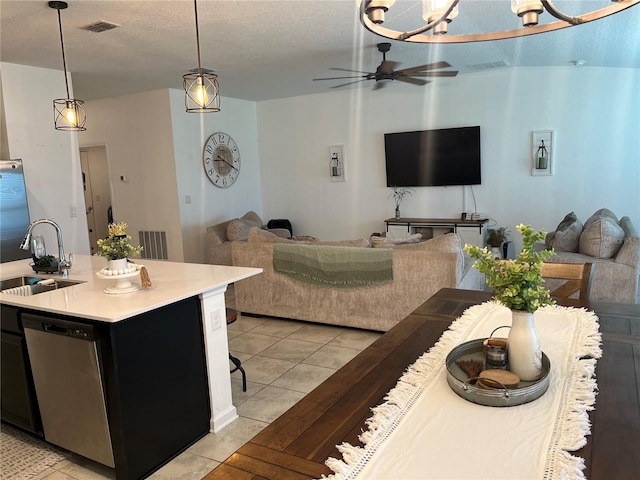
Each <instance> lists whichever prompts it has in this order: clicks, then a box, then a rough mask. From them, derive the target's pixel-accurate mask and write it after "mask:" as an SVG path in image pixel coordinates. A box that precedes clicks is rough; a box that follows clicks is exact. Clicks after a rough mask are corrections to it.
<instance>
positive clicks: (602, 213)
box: [584, 208, 618, 228]
mask: <svg viewBox="0 0 640 480" xmlns="http://www.w3.org/2000/svg"><path fill="white" fill-rule="evenodd" d="M599 218H609V219H610V220H613V221H614V222H615V223H618V217H616V214H615V213H613V212H612V211H611V210H609V209H608V208H601V209H600V210H597V211H596V212H594V214H593V215H591V216H590V217H589V218H588V219H587V221H586V222H584V228H587V226H589V224H591V223H592V222H595V221H596V220H597V219H599Z"/></svg>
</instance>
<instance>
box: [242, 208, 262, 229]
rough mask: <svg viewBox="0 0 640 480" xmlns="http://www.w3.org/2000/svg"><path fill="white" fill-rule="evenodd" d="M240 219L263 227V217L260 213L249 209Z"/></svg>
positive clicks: (254, 225)
mask: <svg viewBox="0 0 640 480" xmlns="http://www.w3.org/2000/svg"><path fill="white" fill-rule="evenodd" d="M240 219H241V220H244V221H246V222H248V223H250V224H251V226H253V227H258V228H262V227H263V223H262V219H261V218H260V215H258V214H257V213H256V212H253V211H249V212H247V213H245V214H244V215H243V216H242V217H241V218H240Z"/></svg>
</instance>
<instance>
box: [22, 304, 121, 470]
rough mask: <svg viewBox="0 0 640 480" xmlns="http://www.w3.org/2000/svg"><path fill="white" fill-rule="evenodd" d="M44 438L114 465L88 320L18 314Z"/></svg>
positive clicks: (95, 335)
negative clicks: (25, 342)
mask: <svg viewBox="0 0 640 480" xmlns="http://www.w3.org/2000/svg"><path fill="white" fill-rule="evenodd" d="M22 325H23V327H24V333H25V337H26V341H27V350H28V352H29V359H30V362H31V369H32V372H33V380H34V384H35V389H36V396H37V398H38V407H39V409H40V416H41V417H42V429H43V431H44V438H45V439H46V440H47V441H48V442H51V443H53V444H55V445H58V446H60V447H63V448H66V449H67V450H71V451H72V452H75V453H78V454H80V455H82V456H85V457H87V458H90V459H92V460H95V461H97V462H100V463H102V464H104V465H108V466H110V467H115V463H114V459H113V449H112V446H111V435H110V432H109V423H108V420H107V409H106V404H105V396H104V388H103V382H102V372H101V366H100V356H99V349H98V348H97V343H96V342H97V341H99V337H98V332H97V330H96V329H95V328H94V327H93V326H92V325H87V324H83V323H76V322H70V321H66V320H59V319H54V318H49V317H45V316H42V315H34V314H27V313H23V314H22Z"/></svg>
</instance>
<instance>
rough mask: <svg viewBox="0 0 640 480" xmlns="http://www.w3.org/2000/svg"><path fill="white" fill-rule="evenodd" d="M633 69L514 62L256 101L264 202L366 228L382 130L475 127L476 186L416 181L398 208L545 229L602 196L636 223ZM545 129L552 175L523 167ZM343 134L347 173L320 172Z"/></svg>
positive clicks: (378, 204)
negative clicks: (425, 81)
mask: <svg viewBox="0 0 640 480" xmlns="http://www.w3.org/2000/svg"><path fill="white" fill-rule="evenodd" d="M639 92H640V71H638V70H632V69H601V68H585V67H582V68H573V67H572V68H564V67H562V68H520V69H505V70H495V71H492V72H484V73H476V74H467V75H460V76H458V77H456V78H455V79H447V80H443V81H437V80H436V81H434V82H433V83H431V84H429V85H428V86H426V87H424V88H417V87H414V86H411V85H407V86H405V85H401V84H391V85H388V86H387V87H386V88H385V89H384V90H378V91H372V90H371V89H370V88H367V87H366V86H365V87H362V88H358V89H351V90H344V91H335V92H330V93H326V94H319V95H309V96H303V97H294V98H286V99H279V100H271V101H264V102H259V103H258V135H259V148H260V149H259V153H260V159H261V160H260V161H261V175H262V182H261V183H262V189H263V198H264V200H263V207H264V213H265V216H266V217H274V218H289V219H290V220H291V221H292V223H293V225H294V234H299V235H314V236H316V237H320V238H323V239H339V238H353V237H368V236H369V235H370V234H371V233H372V232H374V231H383V230H384V219H386V218H389V217H392V216H393V214H394V204H393V200H392V199H391V198H389V194H390V192H391V189H390V188H387V187H386V180H385V164H384V138H383V134H384V133H387V132H400V131H408V130H420V129H431V128H445V127H456V126H465V125H480V126H481V142H482V162H483V163H482V177H483V179H482V185H479V186H475V187H473V193H474V194H475V200H476V202H477V209H474V203H473V196H472V194H471V191H470V189H469V187H467V197H466V199H467V203H466V205H463V193H462V187H421V188H416V189H414V194H413V195H412V196H410V197H408V199H406V200H405V202H404V203H403V204H402V208H401V212H402V215H403V216H405V217H440V218H449V217H458V216H459V215H460V213H461V212H462V211H467V212H473V211H474V210H477V211H478V212H482V213H485V214H487V215H488V216H489V217H490V218H493V219H495V220H496V221H497V222H498V224H499V225H502V226H507V227H508V228H510V230H511V231H512V233H513V235H512V237H511V238H513V239H514V240H515V241H516V246H518V245H519V242H518V240H519V239H518V238H515V237H516V236H517V233H516V231H515V228H513V227H514V226H515V225H517V224H519V223H527V224H531V225H532V226H533V227H534V228H538V229H539V228H545V229H546V230H553V229H554V228H555V226H556V225H557V224H558V223H559V222H560V220H562V218H563V217H564V215H565V214H566V213H568V212H570V211H575V213H576V214H577V215H578V217H579V218H580V219H582V221H584V220H586V218H587V217H588V216H589V215H591V214H592V213H593V212H594V211H595V210H597V209H598V208H601V207H607V208H609V209H611V210H613V211H614V212H615V213H616V214H617V215H618V217H621V216H624V215H628V216H630V217H631V219H632V221H633V222H634V224H635V225H637V226H638V227H640V213H639V208H638V207H640V136H639V135H638V132H639V131H640V113H639V112H640V98H639V95H640V93H639ZM546 129H551V130H554V133H555V144H556V145H555V147H554V150H555V151H554V153H555V174H554V175H553V176H535V177H534V176H531V174H530V157H529V155H530V151H531V148H532V145H531V132H532V131H534V130H546ZM334 144H343V145H344V147H345V159H346V168H347V182H345V183H333V182H331V180H330V178H329V173H328V171H329V169H328V164H329V156H328V147H329V146H330V145H334Z"/></svg>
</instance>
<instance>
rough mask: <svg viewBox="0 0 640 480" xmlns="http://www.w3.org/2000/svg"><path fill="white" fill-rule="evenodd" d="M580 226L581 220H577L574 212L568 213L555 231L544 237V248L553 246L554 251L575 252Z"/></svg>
mask: <svg viewBox="0 0 640 480" xmlns="http://www.w3.org/2000/svg"><path fill="white" fill-rule="evenodd" d="M582 228H583V225H582V222H580V220H578V217H576V214H575V213H574V212H571V213H568V214H567V215H566V216H565V217H564V218H563V219H562V221H561V222H560V223H559V224H558V226H557V227H556V229H555V231H553V232H551V233H549V234H548V235H547V237H546V238H545V240H544V246H545V248H546V249H547V250H551V249H552V248H553V249H555V251H556V252H577V251H578V248H579V244H580V234H581V233H582Z"/></svg>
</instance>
